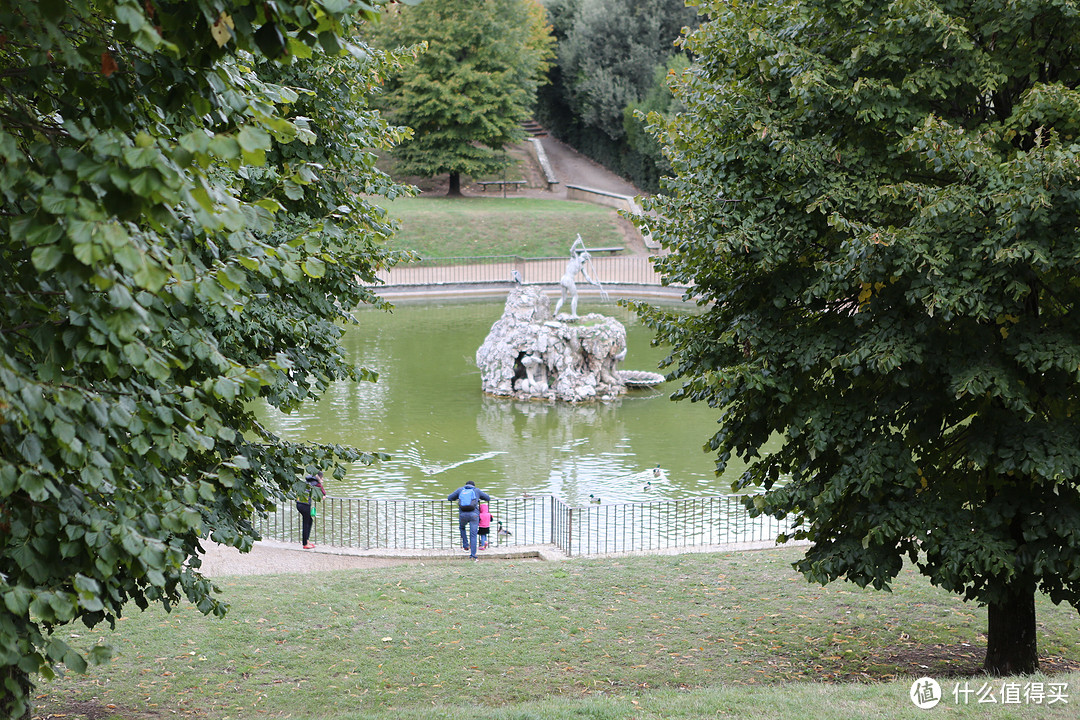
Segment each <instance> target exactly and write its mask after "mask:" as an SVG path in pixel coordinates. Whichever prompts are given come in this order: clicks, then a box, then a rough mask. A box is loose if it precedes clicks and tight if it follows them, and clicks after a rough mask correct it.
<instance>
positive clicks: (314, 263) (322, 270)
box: [304, 257, 326, 278]
mask: <svg viewBox="0 0 1080 720" xmlns="http://www.w3.org/2000/svg"><path fill="white" fill-rule="evenodd" d="M304 272H305V273H307V275H308V276H309V277H313V278H321V277H323V276H324V275H326V264H325V263H324V262H323V261H322V260H320V259H318V258H315V257H309V258H308V259H307V260H305V261H304Z"/></svg>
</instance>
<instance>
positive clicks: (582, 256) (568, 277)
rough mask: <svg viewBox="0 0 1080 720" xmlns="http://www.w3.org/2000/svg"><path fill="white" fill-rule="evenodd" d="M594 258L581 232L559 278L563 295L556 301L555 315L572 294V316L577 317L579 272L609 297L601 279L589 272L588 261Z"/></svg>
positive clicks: (605, 297) (572, 246) (604, 296)
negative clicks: (587, 248)
mask: <svg viewBox="0 0 1080 720" xmlns="http://www.w3.org/2000/svg"><path fill="white" fill-rule="evenodd" d="M590 260H592V255H590V254H589V251H588V250H586V249H585V241H584V240H582V239H581V234H580V233H579V234H578V236H577V240H575V241H574V244H573V245H571V246H570V262H568V263H567V264H566V272H564V273H563V276H562V278H561V279H560V280H559V285H561V286H562V296H561V297H560V298H559V302H557V303H555V312H554V314H555V315H558V314H559V308H561V307H562V305H563V303H564V302H566V297H567V295H569V296H570V316H571V317H577V316H578V314H577V301H578V291H577V283H576V282H575V280H576V278H577V274H578V273H581V274H582V275H584V276H585V279H586V280H588V281H589V283H590V284H591V285H595V286H596V287H598V288H600V294H601V295H602V296H603V298H604V299H605V300H606V299H607V293H606V292H604V288H603V286H601V285H600V281H599V280H597V279H596V278H595V277H593V276H592V275H590V274H589V270H588V266H587V265H586V263H589V261H590Z"/></svg>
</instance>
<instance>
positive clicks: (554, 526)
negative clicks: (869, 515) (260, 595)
mask: <svg viewBox="0 0 1080 720" xmlns="http://www.w3.org/2000/svg"><path fill="white" fill-rule="evenodd" d="M489 505H490V509H491V514H492V516H493V518H494V520H493V522H492V528H491V537H490V541H491V542H492V543H493V544H494V545H497V546H503V547H514V546H524V545H555V546H556V547H558V548H560V549H561V550H562V551H563V552H565V553H566V554H567V555H571V556H573V555H607V554H615V553H628V552H640V551H650V550H665V549H671V548H683V547H695V546H705V545H720V544H728V543H746V542H762V541H769V540H774V539H775V538H776V537H777V535H779V534H780V533H784V532H790V530H791V528H790V524H789V523H788V522H786V521H780V520H776V519H774V518H771V517H766V516H760V517H757V518H751V517H750V515H749V513H748V512H747V511H746V509H745V508H744V507H743V505H742V501H741V498H740V497H738V496H732V495H716V496H710V497H701V498H689V499H683V500H656V501H650V502H628V503H612V504H606V505H605V504H602V505H588V506H583V507H575V506H572V505H568V504H567V503H565V502H563V501H562V500H561V499H559V498H557V497H554V496H551V495H545V496H539V497H525V498H511V499H503V498H493V499H492V501H491V503H490V504H489ZM316 508H317V513H318V514H317V516H316V522H315V528H314V530H313V532H312V540H313V541H314V542H316V543H319V544H322V545H329V546H336V547H347V548H357V549H361V550H453V549H456V548H457V547H458V545H459V544H460V542H461V539H460V538H461V536H460V533H459V530H458V511H457V506H456V505H454V504H452V503H449V502H447V501H445V500H380V499H361V498H339V497H326V498H323V500H322V502H320V503H318V504H317V505H316ZM497 523H502V528H503V530H505V533H500V532H499V526H498V524H497ZM256 527H257V528H258V530H259V532H260V534H261V535H262V537H263V538H267V539H273V540H280V541H284V542H299V541H300V516H299V513H298V512H297V510H296V508H295V506H294V505H292V504H290V505H287V506H282V507H279V508H278V509H277V510H276V511H275V512H273V513H271V514H270V515H268V516H267V517H265V518H263V519H261V520H259V521H257V523H256Z"/></svg>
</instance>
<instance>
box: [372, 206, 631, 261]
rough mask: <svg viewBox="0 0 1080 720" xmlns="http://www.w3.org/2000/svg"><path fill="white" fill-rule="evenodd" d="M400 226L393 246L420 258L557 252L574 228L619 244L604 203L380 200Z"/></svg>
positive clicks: (599, 243)
mask: <svg viewBox="0 0 1080 720" xmlns="http://www.w3.org/2000/svg"><path fill="white" fill-rule="evenodd" d="M385 207H386V208H387V211H388V212H389V214H390V216H391V217H393V218H396V219H397V220H399V221H400V222H401V229H400V230H399V231H398V233H397V234H396V235H394V237H393V239H392V240H391V241H390V242H391V244H392V246H393V247H394V248H395V249H399V250H412V251H413V252H415V253H417V254H418V255H420V256H421V257H422V258H445V257H462V256H477V255H520V256H522V257H562V256H564V255H567V254H568V253H569V251H570V245H571V244H572V243H573V242H574V238H575V236H576V235H577V234H578V233H581V237H582V238H583V239H584V240H585V244H586V245H587V246H589V247H624V246H625V244H626V243H625V242H624V239H623V234H622V231H621V230H620V229H619V224H618V221H619V218H618V213H617V212H616V211H615V210H614V209H612V208H608V207H602V206H599V205H590V204H588V203H581V202H570V201H566V200H547V199H538V198H506V199H503V198H501V197H499V198H495V197H492V198H475V197H465V198H436V197H419V198H400V199H397V200H394V201H392V202H387V203H385Z"/></svg>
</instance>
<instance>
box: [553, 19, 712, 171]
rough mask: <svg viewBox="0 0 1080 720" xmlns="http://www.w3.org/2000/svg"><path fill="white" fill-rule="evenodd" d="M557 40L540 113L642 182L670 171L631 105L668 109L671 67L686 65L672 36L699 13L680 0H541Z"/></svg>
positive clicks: (556, 129)
mask: <svg viewBox="0 0 1080 720" xmlns="http://www.w3.org/2000/svg"><path fill="white" fill-rule="evenodd" d="M545 5H546V6H547V9H548V13H549V14H550V17H551V21H552V25H553V27H554V33H555V37H556V39H557V41H558V60H557V62H556V64H555V67H553V68H552V71H551V74H550V75H551V84H550V86H549V87H545V88H543V89H542V90H541V93H540V99H539V107H538V112H537V115H538V117H539V118H540V120H541V122H542V123H543V124H544V125H545V126H547V127H548V128H549V129H550V130H551V131H552V132H553V133H554V134H555V135H556V136H557V137H559V138H560V139H562V140H565V141H566V142H568V143H569V144H571V145H572V146H574V147H575V148H576V149H577V150H578V151H580V152H582V153H585V154H586V155H588V156H589V157H591V158H593V159H594V160H596V161H597V162H600V163H602V164H603V165H605V166H606V167H608V168H610V169H611V170H613V171H614V172H616V173H618V174H620V175H623V176H624V177H626V178H628V179H630V180H631V181H633V182H634V183H636V184H637V185H638V186H639V187H641V188H643V189H645V190H649V191H654V190H656V189H657V187H658V183H659V177H660V174H661V173H662V172H663V171H664V170H665V169H666V168H667V164H666V162H665V161H664V160H663V157H662V156H661V154H660V152H659V146H658V145H657V143H656V141H655V140H653V138H652V137H651V136H650V135H649V134H648V133H645V132H643V124H642V122H641V120H640V119H638V118H637V117H635V115H634V112H633V111H634V110H638V109H647V110H653V111H658V112H665V113H667V112H671V111H673V110H674V108H673V107H672V104H671V94H670V92H669V91H668V89H667V85H666V83H665V78H666V76H667V73H668V70H669V69H670V68H673V67H681V66H682V65H684V64H685V62H684V61H685V55H683V54H681V53H680V52H678V49H677V48H676V47H675V41H676V40H677V39H678V38H679V37H680V35H681V33H682V29H683V28H684V27H689V26H696V25H697V13H696V12H695V10H694V9H693V8H688V7H686V4H685V2H684V0H645V1H644V2H643V1H642V0H545Z"/></svg>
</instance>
